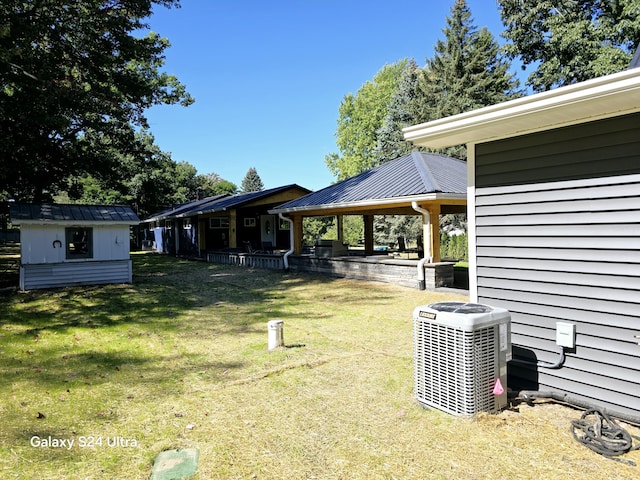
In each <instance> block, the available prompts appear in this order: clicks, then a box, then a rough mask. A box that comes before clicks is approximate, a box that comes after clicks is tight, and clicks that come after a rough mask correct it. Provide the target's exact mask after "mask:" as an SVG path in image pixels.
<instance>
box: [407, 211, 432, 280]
mask: <svg viewBox="0 0 640 480" xmlns="http://www.w3.org/2000/svg"><path fill="white" fill-rule="evenodd" d="M411 207H413V209H414V210H415V211H416V212H418V213H421V214H422V242H423V243H424V247H425V250H424V257H423V258H421V259H420V261H419V262H418V288H419V289H420V290H425V289H426V285H425V281H424V264H425V263H427V261H428V262H429V263H431V230H430V225H431V214H430V213H429V210H426V209H424V208H422V207H421V206H419V205H418V202H415V201H414V202H411ZM427 233H429V241H428V242H427V241H426V240H427ZM427 247H428V248H427Z"/></svg>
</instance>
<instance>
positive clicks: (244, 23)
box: [148, 0, 502, 190]
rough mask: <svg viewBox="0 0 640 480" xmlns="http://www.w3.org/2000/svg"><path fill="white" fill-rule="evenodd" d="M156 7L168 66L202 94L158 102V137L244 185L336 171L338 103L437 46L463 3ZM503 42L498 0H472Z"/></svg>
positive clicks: (153, 122) (153, 116) (337, 1)
mask: <svg viewBox="0 0 640 480" xmlns="http://www.w3.org/2000/svg"><path fill="white" fill-rule="evenodd" d="M181 3H182V8H180V9H170V10H169V9H166V8H160V7H158V8H156V11H155V13H154V15H153V16H152V17H151V19H150V20H149V25H150V29H151V30H153V31H155V32H157V33H159V34H160V35H161V36H163V37H167V38H168V39H169V41H170V42H171V47H170V48H169V49H168V50H167V52H166V64H165V66H164V68H163V70H164V71H166V72H167V73H170V74H174V75H176V76H177V77H178V78H179V79H180V81H181V82H182V83H183V84H185V85H186V87H187V90H188V91H189V93H190V94H191V95H192V96H193V97H195V100H196V101H195V103H194V104H193V105H191V106H190V107H186V108H185V107H181V106H179V105H172V106H159V107H154V108H152V109H150V110H149V111H148V119H149V123H150V127H151V132H152V133H153V135H154V136H155V139H156V143H157V144H158V145H159V147H160V148H161V149H162V150H163V151H166V152H171V154H172V157H173V159H174V160H176V161H187V162H189V163H191V164H192V165H194V166H195V167H196V168H197V169H198V173H202V174H206V173H212V172H213V173H217V174H219V175H220V176H221V177H222V178H224V179H226V180H229V181H231V182H233V183H235V184H237V185H238V186H240V183H241V182H242V179H243V178H244V176H245V174H246V173H247V170H248V169H249V168H251V167H255V168H256V170H257V172H258V174H259V175H260V178H262V181H263V183H264V184H265V187H266V188H272V187H277V186H281V185H287V184H290V183H297V184H298V185H301V186H303V187H306V188H309V189H311V190H318V189H320V188H323V187H325V186H327V185H329V184H331V182H332V181H333V180H334V178H333V177H332V175H331V174H330V172H329V170H328V169H327V167H326V165H325V162H324V157H325V155H326V154H328V153H331V152H337V151H338V150H337V147H336V144H335V136H334V134H335V130H336V122H337V118H338V107H339V106H340V102H341V100H342V98H343V97H344V96H345V95H346V94H348V93H355V92H356V91H357V90H358V89H359V88H360V86H361V85H362V84H363V83H365V82H366V81H367V80H371V79H372V78H373V76H374V75H375V74H376V72H378V71H379V70H380V68H382V67H383V66H384V65H385V64H390V63H394V62H396V61H397V60H400V59H402V58H415V59H416V61H417V62H418V64H419V65H423V64H424V63H425V59H426V58H429V57H431V56H432V55H433V47H434V45H435V43H436V41H437V40H438V39H443V37H444V35H443V33H442V29H443V28H444V27H445V25H446V23H445V22H446V17H447V16H448V15H449V13H450V11H451V7H452V5H453V3H454V0H449V1H441V0H431V1H429V0H422V1H413V0H395V1H393V2H391V1H388V0H387V1H381V0H369V1H367V0H271V1H264V0H245V1H242V2H239V1H235V0H182V2H181ZM468 5H469V7H470V9H471V12H472V14H473V18H474V20H475V24H476V26H478V27H483V26H486V27H487V28H488V29H489V30H490V31H491V32H492V33H493V35H494V37H495V38H496V40H498V41H500V42H502V39H501V38H500V33H501V32H502V24H501V22H500V18H499V14H498V8H497V4H496V1H495V0H468Z"/></svg>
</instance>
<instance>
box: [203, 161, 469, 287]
mask: <svg viewBox="0 0 640 480" xmlns="http://www.w3.org/2000/svg"><path fill="white" fill-rule="evenodd" d="M466 189H467V182H466V162H464V161H462V160H458V159H455V158H451V157H446V156H443V155H438V154H433V153H425V152H414V153H412V154H409V155H406V156H404V157H400V158H398V159H396V160H393V161H390V162H386V163H384V164H382V165H380V166H379V167H376V168H373V169H371V170H369V171H366V172H363V173H361V174H359V175H356V176H354V177H351V178H348V179H346V180H343V181H341V182H337V183H335V184H333V185H330V186H329V187H326V188H323V189H321V190H318V191H316V192H312V193H309V194H307V195H304V196H301V197H299V198H296V199H293V200H290V201H288V202H286V203H283V204H281V205H278V206H276V207H274V208H271V209H269V211H268V213H269V214H270V215H274V216H278V217H279V220H280V221H279V222H278V224H279V225H280V228H281V229H282V230H289V245H290V247H289V249H288V250H280V251H277V250H276V251H274V252H269V253H265V252H241V251H208V252H207V254H206V259H207V261H209V262H213V263H223V264H231V265H239V266H245V267H253V268H269V269H284V270H288V271H293V272H307V273H321V274H327V275H332V276H338V277H346V278H357V279H363V280H375V281H382V282H390V283H397V284H400V285H404V286H410V287H418V288H420V289H425V288H437V287H443V286H452V285H453V278H454V268H453V265H454V262H450V261H449V262H447V261H444V262H443V261H441V260H442V259H441V255H440V216H441V215H446V214H455V213H466V205H467V193H466ZM354 215H356V216H361V217H362V221H363V230H364V232H363V235H362V244H361V245H358V246H353V245H351V246H350V245H347V244H346V242H345V240H344V223H343V219H344V218H345V217H347V216H354ZM379 215H380V216H382V215H386V216H388V215H411V216H419V217H420V219H421V225H422V228H421V234H420V235H418V238H419V241H418V244H417V245H416V246H415V248H406V247H407V245H402V246H401V245H398V248H396V249H395V250H385V249H381V248H380V247H379V246H378V247H376V245H375V241H374V223H375V222H374V219H375V217H376V216H379ZM331 216H332V217H335V219H336V223H335V225H336V233H337V238H333V239H319V240H317V241H315V242H314V244H313V245H305V244H304V240H303V237H304V235H303V222H304V219H305V218H308V217H331Z"/></svg>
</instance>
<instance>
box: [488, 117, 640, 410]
mask: <svg viewBox="0 0 640 480" xmlns="http://www.w3.org/2000/svg"><path fill="white" fill-rule="evenodd" d="M632 117H633V120H634V121H635V123H634V127H633V128H634V129H635V130H634V134H633V135H630V134H629V132H630V128H629V125H628V122H629V117H626V119H625V120H626V123H625V122H622V124H624V128H623V129H624V130H625V132H622V133H620V132H618V133H613V131H614V130H615V129H616V128H618V127H620V126H621V122H620V121H616V122H613V121H612V122H609V123H607V122H596V123H598V127H599V128H600V129H601V131H600V132H597V133H596V132H595V131H594V129H593V128H591V127H587V128H583V129H582V131H578V129H574V128H572V129H570V130H567V131H566V132H565V133H570V135H568V136H567V137H566V139H565V142H562V141H560V140H559V138H558V135H557V132H556V133H553V134H552V135H549V136H546V137H545V136H544V135H542V134H538V135H536V136H535V139H534V138H526V142H525V144H524V146H523V145H522V144H521V143H520V142H519V140H521V139H512V140H511V141H510V142H505V141H501V142H495V143H500V145H494V144H489V146H487V148H484V149H479V150H477V151H476V172H477V174H478V177H477V180H478V179H479V181H478V182H477V186H476V197H475V204H476V206H475V215H476V218H475V220H476V222H475V223H476V231H475V233H476V239H475V241H476V242H475V245H476V252H475V253H476V262H477V266H476V268H477V270H476V272H477V284H478V290H477V291H478V301H479V302H482V303H487V304H490V305H495V306H499V307H503V308H507V309H508V310H509V311H510V312H511V316H512V342H513V345H514V356H519V357H522V358H534V359H537V360H539V361H543V362H552V363H555V361H556V360H557V359H558V356H559V352H560V347H558V346H557V345H556V343H555V335H556V332H555V328H556V325H555V324H556V322H558V321H562V322H570V323H574V324H575V325H576V348H575V349H574V350H569V351H567V357H566V361H565V364H564V366H563V367H562V368H560V369H557V370H551V369H544V368H532V367H527V366H522V365H516V364H510V367H509V371H510V377H511V380H513V382H514V383H522V384H523V385H532V384H533V385H535V386H536V388H538V389H540V390H552V391H556V392H559V393H563V394H569V395H572V396H574V397H578V398H581V399H583V400H586V401H589V402H592V403H596V404H598V405H601V406H603V407H605V408H608V409H610V410H611V411H613V412H615V413H618V414H620V415H622V416H624V415H628V416H631V417H635V418H639V417H640V346H639V345H638V342H639V341H640V340H638V339H637V338H636V335H640V143H638V142H640V120H639V119H640V117H639V116H637V115H636V116H632ZM581 135H582V137H580V136H581ZM590 136H592V137H593V138H597V142H596V141H595V140H594V141H592V138H591V137H590ZM631 137H633V138H631ZM579 138H583V140H584V142H585V146H586V147H587V148H586V150H585V149H583V148H582V147H580V148H579V149H578V152H579V155H578V157H580V156H583V157H584V161H585V162H586V163H587V165H586V167H585V168H584V169H582V167H583V164H582V163H581V162H577V163H576V162H575V161H574V160H575V159H576V158H577V157H576V156H575V154H574V152H575V151H576V143H580V142H579ZM534 140H535V141H534ZM612 141H613V142H622V143H623V146H620V145H618V146H616V148H615V149H612V148H608V147H607V148H596V147H595V145H596V144H597V143H598V142H600V143H604V144H605V146H606V144H608V143H610V142H612ZM630 144H633V145H634V146H632V147H631V148H630V147H629V145H630ZM536 145H538V146H539V147H540V148H536ZM483 147H484V146H483ZM634 149H635V150H634ZM525 151H526V152H527V154H526V159H525V160H522V158H521V157H522V156H523V152H525ZM585 151H586V152H587V153H586V154H584V152H585ZM608 154H612V155H613V156H614V158H613V159H612V160H611V161H609V158H608V157H607V155H608ZM537 155H542V157H544V158H543V159H542V160H541V161H538V160H539V159H538V158H537ZM547 157H550V158H553V159H554V161H555V166H552V165H553V162H548V161H547ZM509 158H510V159H511V160H510V161H509ZM622 158H624V160H620V159H622ZM631 160H633V161H631ZM596 164H597V165H598V167H597V168H596ZM523 165H524V167H523ZM607 167H610V168H611V172H612V174H609V173H608V172H606V171H604V170H606V168H607ZM598 169H599V171H598V176H597V177H594V176H593V175H594V172H596V170H598ZM554 170H557V172H558V173H559V174H560V176H561V177H563V179H564V180H562V181H556V182H552V181H549V180H551V178H550V177H551V176H552V173H553V171H554ZM622 170H624V172H625V173H627V174H626V175H615V173H619V172H620V171H622ZM500 171H502V172H503V173H501V174H499V175H498V176H497V178H494V179H491V174H490V173H489V172H500ZM581 176H583V178H580V177H581ZM547 177H549V178H547ZM527 178H529V181H527ZM536 181H539V183H536ZM478 185H479V186H478ZM527 388H530V387H527Z"/></svg>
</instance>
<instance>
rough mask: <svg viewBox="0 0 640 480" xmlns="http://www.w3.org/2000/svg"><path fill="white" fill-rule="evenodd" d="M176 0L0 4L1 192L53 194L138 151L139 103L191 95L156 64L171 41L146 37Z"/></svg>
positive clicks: (27, 196)
mask: <svg viewBox="0 0 640 480" xmlns="http://www.w3.org/2000/svg"><path fill="white" fill-rule="evenodd" d="M154 5H160V6H164V7H177V6H179V0H62V1H61V0H4V1H3V2H2V3H0V139H2V141H0V164H1V165H2V168H0V195H2V194H4V196H10V197H13V198H16V199H20V200H35V201H42V200H49V199H50V197H51V196H52V195H53V194H55V193H56V192H57V191H59V190H64V189H66V188H68V182H69V180H70V179H71V178H74V177H77V178H80V177H82V176H83V175H85V174H90V175H94V176H99V175H102V174H105V175H106V174H108V173H109V172H111V171H113V170H117V169H118V168H119V167H118V162H119V161H120V160H121V158H122V155H136V154H138V152H139V151H140V150H141V147H140V145H139V137H138V136H137V135H136V131H137V130H138V129H139V128H145V127H147V121H146V118H145V115H144V112H145V109H147V108H148V107H150V106H152V105H157V104H175V103H181V104H182V105H188V104H190V103H191V102H192V101H193V99H192V98H191V97H190V96H189V94H188V93H187V92H186V91H185V88H184V86H183V85H182V84H181V83H180V82H179V81H178V80H177V78H175V77H174V76H172V75H168V74H166V73H163V72H162V71H161V70H160V69H161V67H162V65H163V63H164V57H163V52H164V50H165V49H166V48H167V47H168V45H169V43H168V41H167V40H166V39H164V38H161V37H159V36H158V35H157V34H155V33H153V32H152V33H148V34H146V35H143V34H142V32H143V31H144V30H145V29H146V28H147V25H146V24H145V23H144V19H145V18H147V17H149V16H150V15H151V11H152V8H153V6H154Z"/></svg>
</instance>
